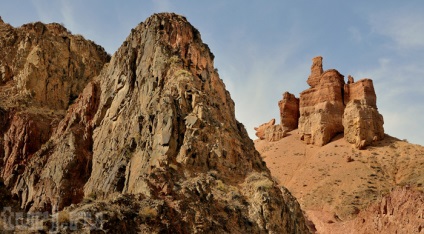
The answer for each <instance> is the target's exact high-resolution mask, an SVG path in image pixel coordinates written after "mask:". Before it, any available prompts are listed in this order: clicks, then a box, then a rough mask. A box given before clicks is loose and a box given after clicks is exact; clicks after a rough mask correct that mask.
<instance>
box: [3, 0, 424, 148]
mask: <svg viewBox="0 0 424 234" xmlns="http://www.w3.org/2000/svg"><path fill="white" fill-rule="evenodd" d="M164 11H167V12H175V13H178V14H181V15H184V16H186V17H187V19H188V20H189V21H190V22H191V23H192V24H193V25H194V26H195V27H196V28H197V29H198V30H199V31H200V33H201V34H202V39H203V41H204V42H205V43H207V44H208V45H209V47H210V48H211V50H212V52H213V53H214V54H215V67H216V68H217V69H218V70H219V74H220V77H221V78H222V79H223V80H224V82H225V84H226V87H227V89H228V90H229V91H230V93H231V96H232V98H233V99H234V101H235V103H236V117H237V119H238V120H239V121H240V122H242V123H243V124H244V125H245V126H246V128H247V130H248V132H249V134H250V136H251V137H252V138H255V137H254V130H253V127H255V126H258V125H260V124H261V123H264V122H267V121H269V120H270V119H271V118H276V119H277V121H278V119H279V110H278V105H277V103H278V101H279V100H280V99H281V95H282V93H283V92H284V91H290V92H292V93H294V94H296V96H298V95H299V93H300V92H301V91H302V90H305V89H307V88H308V85H307V84H306V79H307V77H308V75H309V70H310V66H311V59H312V58H313V57H315V56H317V55H321V56H323V57H324V69H330V68H336V69H337V70H338V71H339V72H340V73H342V74H343V75H345V77H347V75H349V74H350V75H352V76H353V77H355V80H359V79H360V78H371V79H373V80H374V86H375V88H376V93H377V105H378V107H379V111H380V113H381V114H383V116H384V120H385V124H384V127H385V131H386V133H388V134H390V135H392V136H395V137H398V138H400V139H408V140H409V141H410V142H412V143H418V144H421V145H424V123H423V120H424V14H423V12H424V1H421V0H415V1H414V0H409V1H397V0H393V1H392V0H385V1H362V0H358V1H339V0H337V1H336V0H332V1H330V0H323V1H313V0H310V1H306V0H297V1H285V0H274V1H273V0H268V1H263V0H262V1H259V0H231V1H229V0H215V1H206V0H197V1H188V0H180V1H177V0H174V1H171V0H163V1H161V0H156V1H154V0H145V1H141V0H138V1H135V0H134V1H133V0H127V1H112V0H54V1H53V0H32V1H30V0H28V1H2V2H1V3H0V16H2V18H3V20H4V21H5V22H8V23H10V24H11V25H13V26H15V27H18V26H20V25H22V24H24V23H28V22H34V21H42V22H45V23H49V22H58V23H63V24H64V25H65V26H66V27H67V28H68V29H69V30H70V31H72V32H73V33H75V34H82V35H83V36H85V37H86V38H87V39H90V40H93V41H95V42H96V43H98V44H100V45H102V46H103V47H104V48H105V49H106V50H107V51H108V52H109V53H111V54H113V53H114V52H115V51H116V50H117V48H118V47H119V46H120V45H121V43H122V42H123V41H124V40H125V38H126V37H127V36H128V34H129V32H130V30H131V28H134V27H135V26H136V25H137V24H138V23H140V22H142V21H144V20H145V19H146V18H147V17H149V16H150V15H151V14H153V13H157V12H164Z"/></svg>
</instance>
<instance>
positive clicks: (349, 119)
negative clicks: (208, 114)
mask: <svg viewBox="0 0 424 234" xmlns="http://www.w3.org/2000/svg"><path fill="white" fill-rule="evenodd" d="M307 83H308V84H309V86H310V88H309V89H306V90H305V91H303V92H301V93H300V97H299V105H298V107H297V106H296V103H295V101H292V104H291V105H289V107H290V108H288V107H287V104H286V103H287V102H288V100H289V99H290V100H295V97H294V96H293V97H291V96H289V95H288V94H287V95H286V94H285V95H284V98H283V100H281V101H280V102H279V107H280V117H281V126H282V128H287V129H291V130H293V129H295V128H299V134H300V137H301V139H302V140H304V141H305V142H306V143H308V144H315V145H319V146H322V145H325V144H327V143H328V142H330V141H331V139H332V138H333V137H334V136H336V135H337V134H339V133H344V137H345V139H346V140H347V141H348V142H350V143H352V144H355V146H356V147H357V148H364V147H365V146H366V145H369V144H371V143H372V142H374V141H377V140H381V139H383V137H384V129H383V117H382V116H381V115H380V114H379V113H378V110H377V104H376V95H375V91H374V86H373V82H372V80H371V79H361V80H359V81H357V82H355V81H354V78H353V77H352V76H350V75H349V76H348V82H347V83H345V81H344V76H343V75H342V74H340V73H339V72H338V71H337V70H335V69H329V70H326V71H323V68H322V57H320V56H318V57H315V58H313V59H312V67H311V74H310V76H309V78H308V80H307ZM289 97H290V98H289ZM296 108H297V109H296ZM297 111H299V113H300V115H299V117H296V113H297ZM288 116H289V117H288ZM296 118H297V119H296ZM288 122H289V123H290V124H289V125H290V127H287V124H288ZM297 122H298V125H297V127H295V126H294V124H295V123H297ZM266 126H267V128H269V129H276V128H277V127H274V126H273V124H272V125H270V124H268V125H266ZM264 127H265V125H263V127H262V129H261V130H262V131H263V132H265V131H266V129H264Z"/></svg>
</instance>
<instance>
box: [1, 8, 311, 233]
mask: <svg viewBox="0 0 424 234" xmlns="http://www.w3.org/2000/svg"><path fill="white" fill-rule="evenodd" d="M2 27H3V28H6V29H7V30H8V31H10V32H11V33H10V35H11V36H8V37H7V38H6V39H3V41H6V42H4V43H5V44H1V50H2V51H3V50H4V48H6V49H8V48H9V47H7V46H6V47H5V46H4V45H9V44H13V43H14V40H15V39H13V38H15V36H13V35H15V34H14V33H13V32H14V31H16V29H13V28H11V27H10V26H8V25H5V24H2ZM3 28H2V29H1V30H4V29H3ZM22 28H23V29H25V30H29V32H34V34H35V35H37V36H34V37H35V38H38V39H36V40H35V39H32V38H31V36H29V37H28V38H29V39H28V40H29V41H36V42H38V43H39V44H40V45H38V44H37V46H35V47H34V48H36V47H39V46H42V45H43V43H46V41H47V42H49V41H53V42H55V40H54V38H56V37H52V38H53V39H51V40H50V39H49V40H46V41H44V39H43V36H44V35H45V34H46V32H47V34H48V32H50V31H49V30H50V28H53V29H54V30H58V31H60V33H59V34H58V40H60V38H62V40H63V41H64V42H66V43H67V44H66V43H65V44H66V45H67V47H66V46H65V48H73V47H72V38H73V36H71V35H69V33H68V32H66V30H64V29H63V28H62V27H61V26H60V25H57V24H53V25H51V26H49V25H47V26H46V25H43V24H41V23H35V24H31V25H30V26H23V27H22ZM53 29H52V30H53ZM25 30H23V31H24V32H26V31H25ZM67 33H68V34H67ZM1 35H6V34H3V33H2V34H1ZM7 35H9V34H7ZM25 35H26V34H25ZM30 35H32V34H30ZM54 35H56V34H54ZM10 38H12V39H10ZM18 38H19V37H18ZM25 38H26V37H25ZM66 38H68V39H66ZM69 38H71V39H69ZM25 40H26V39H25ZM12 42H13V43H12ZM84 43H87V42H85V41H81V42H80V44H83V45H85V44H84ZM88 43H89V45H90V42H88ZM19 44H22V43H21V42H19ZM24 44H25V43H24ZM80 44H78V45H80ZM13 45H14V44H13ZM29 45H30V46H26V47H25V48H32V46H31V45H33V44H29ZM55 45H57V46H58V48H57V50H58V51H61V50H60V48H62V47H61V46H62V45H61V44H60V43H59V42H57V44H55ZM69 46H71V47H69ZM11 48H12V49H13V48H15V47H13V46H12V47H11ZM84 48H85V49H87V48H86V47H84ZM88 48H93V49H95V50H94V52H96V51H99V50H97V48H99V47H96V46H91V47H90V46H89V47H88ZM28 50H29V51H33V52H28V54H29V55H28V56H27V57H29V58H28V59H26V60H23V61H24V62H23V65H19V64H20V63H19V62H16V64H18V65H19V66H21V67H25V66H26V67H28V68H26V67H25V69H23V70H24V72H20V73H19V74H18V75H16V72H17V71H18V70H19V69H18V68H15V67H13V66H15V65H14V64H15V62H10V63H7V67H9V68H11V69H8V68H5V69H3V70H2V71H6V72H2V77H6V80H9V81H7V82H6V85H4V86H3V87H6V86H8V90H11V89H13V90H17V93H18V94H17V95H20V97H21V96H22V95H28V94H27V93H28V92H27V91H25V90H28V91H29V93H30V96H31V97H33V98H32V99H31V100H35V101H34V102H33V103H30V102H28V107H27V106H23V107H21V108H20V111H22V112H24V113H29V117H28V118H27V119H24V118H23V117H21V118H18V117H16V118H17V120H15V121H12V122H13V123H14V124H11V123H8V124H3V125H2V126H5V127H3V129H2V131H3V132H4V133H5V134H4V136H6V137H5V138H4V139H5V140H4V142H3V143H4V144H3V145H5V147H2V148H3V149H2V150H3V151H2V152H9V151H10V150H8V149H7V147H6V146H11V147H12V148H13V147H15V148H16V149H17V151H20V152H21V151H22V149H26V148H25V147H22V145H25V144H26V145H29V143H28V142H29V141H30V140H29V139H30V137H26V136H28V135H30V134H37V136H43V137H37V138H36V139H40V142H36V143H35V144H36V146H34V147H27V148H29V149H31V150H25V151H22V152H24V155H25V156H24V157H22V156H19V157H18V158H19V159H20V160H17V161H16V162H15V163H8V162H9V161H10V160H9V159H8V158H10V157H6V154H4V155H3V157H1V158H3V159H6V160H3V163H2V165H0V166H1V169H2V177H3V178H5V179H6V186H7V188H8V189H9V191H11V193H12V197H13V198H14V199H15V200H16V201H18V202H19V204H20V206H21V208H22V209H24V210H26V211H48V212H51V211H53V212H55V211H61V212H59V213H56V214H57V217H58V219H59V220H61V221H60V225H59V226H58V227H56V230H58V231H60V232H64V233H65V232H68V231H70V223H69V222H70V220H69V217H75V215H77V214H80V213H84V214H90V215H91V214H93V215H94V214H98V213H99V212H100V213H101V214H102V215H101V217H102V219H101V226H98V227H96V228H98V229H100V230H103V231H111V232H114V231H118V230H119V231H125V232H127V233H136V232H149V233H159V232H164V231H172V232H176V233H200V232H201V233H211V232H214V233H238V232H249V233H294V232H296V233H309V232H310V229H309V228H308V226H307V225H306V221H305V218H304V216H303V213H302V211H301V209H300V207H299V204H298V203H297V201H296V200H295V199H294V198H293V197H292V196H291V195H290V193H288V192H287V191H285V190H284V188H281V189H280V188H278V187H277V185H276V183H275V182H274V180H273V179H272V177H271V175H270V172H269V170H268V169H267V167H266V166H265V163H264V162H263V161H262V159H261V157H260V155H259V153H258V152H257V151H256V150H255V148H254V145H253V142H252V141H251V140H250V139H249V137H248V136H247V133H246V131H245V129H244V126H243V125H242V124H241V123H239V122H237V121H236V119H235V116H234V103H233V101H232V100H231V98H230V95H229V93H228V91H226V90H225V86H224V84H223V82H222V80H221V79H220V78H219V76H218V73H217V71H216V70H215V69H214V67H213V54H212V53H211V52H210V50H209V48H208V46H207V45H206V44H204V43H203V42H202V41H201V38H200V33H199V32H198V31H197V30H196V29H195V28H194V27H192V26H191V25H190V24H189V23H188V22H187V20H186V19H185V18H184V17H182V16H179V15H175V14H171V13H162V14H155V15H153V16H151V17H149V18H148V19H147V20H146V21H145V22H143V23H141V24H139V25H138V26H137V27H136V28H134V29H133V30H132V31H131V34H130V35H129V36H128V37H127V39H126V40H125V41H124V43H123V44H122V46H121V47H120V48H119V49H118V51H117V52H116V53H115V54H114V55H113V56H112V58H111V60H110V62H109V63H107V64H106V65H105V66H104V68H103V69H101V68H102V66H103V64H105V62H106V61H107V60H108V57H107V55H105V54H104V53H103V52H102V51H101V50H100V52H102V53H103V54H104V56H103V55H101V54H97V55H95V56H93V55H90V56H89V57H90V58H98V59H97V60H96V61H91V62H90V60H88V58H85V54H84V53H77V52H75V56H76V57H75V59H76V60H77V61H80V62H79V63H73V62H72V61H73V60H69V61H71V62H69V61H68V62H67V63H65V62H64V61H61V60H60V59H59V58H64V57H65V58H68V57H69V58H74V57H72V56H68V57H66V56H65V55H63V54H60V56H57V57H53V58H51V59H52V60H53V61H56V60H57V62H58V64H57V67H54V68H53V71H59V72H62V69H64V70H63V74H62V73H61V74H62V76H59V77H62V79H59V81H61V82H59V85H54V86H53V87H55V89H53V90H52V93H51V95H52V96H48V95H47V96H40V92H47V93H49V92H50V89H46V90H43V89H41V88H37V87H38V86H37V87H34V88H33V86H32V85H28V84H33V83H32V82H34V78H35V77H37V78H38V79H41V80H43V79H50V77H52V75H49V74H51V73H52V72H53V71H52V70H50V69H51V67H50V66H49V67H48V68H47V69H45V68H44V67H42V65H43V64H44V63H43V62H39V61H43V60H42V59H40V56H41V55H42V58H47V59H49V58H50V57H49V54H48V53H47V52H45V51H48V50H46V49H45V48H42V49H39V48H36V49H28ZM40 51H41V52H40ZM68 51H69V49H68ZM89 51H90V53H94V52H93V51H91V50H89ZM64 53H65V52H64ZM8 54H11V53H8ZM40 54H41V55H40ZM79 54H82V55H84V56H82V58H81V57H78V55H79ZM18 55H19V54H18ZM16 57H17V59H18V60H19V61H21V60H20V59H22V57H20V56H16ZM24 57H25V56H24ZM25 58H26V57H25ZM80 58H81V60H78V59H80ZM10 61H13V60H10ZM35 61H38V63H37V62H35ZM48 61H49V60H48ZM26 63H28V65H25V64H26ZM2 64H4V62H2ZM37 64H38V65H39V66H41V68H40V67H37ZM90 64H94V65H95V66H94V67H95V68H98V69H97V70H96V69H86V67H88V66H89V65H90ZM12 65H13V66H12ZM18 65H16V66H18ZM78 65H80V66H78ZM79 67H81V69H82V71H80V70H78V69H77V68H79ZM66 68H68V69H69V68H72V69H69V70H66ZM83 68H85V69H83ZM75 69H77V71H75ZM100 69H101V70H100ZM9 71H11V72H12V74H14V75H12V77H10V72H9ZM86 72H92V73H88V74H87V73H86ZM53 73H54V72H53ZM3 74H6V75H3ZM54 74H56V73H54ZM80 78H81V79H82V78H83V80H84V82H83V83H84V84H83V83H79V81H78V80H79V79H80ZM68 79H69V81H68ZM48 83H49V84H50V83H51V81H49V82H48ZM47 87H48V86H47ZM56 87H59V88H57V89H56ZM70 87H75V92H73V91H72V90H73V89H72V88H70ZM58 90H59V91H60V93H62V91H63V90H67V92H63V93H65V94H66V95H65V96H63V97H58V96H57V95H58V94H57V92H59V91H58ZM0 91H3V90H0ZM68 91H69V92H68ZM22 93H23V94H22ZM75 94H79V97H78V98H77V99H76V100H74V104H71V105H70V106H69V107H68V106H67V105H68V103H71V102H69V100H71V99H73V97H74V96H73V95H75ZM21 99H23V100H30V99H26V98H25V97H24V98H21ZM2 103H5V101H2ZM4 106H6V107H5V108H6V109H7V108H9V106H13V103H11V104H8V106H7V105H4ZM39 108H44V109H48V110H57V109H59V110H63V113H65V114H62V112H60V113H57V112H53V113H49V114H43V115H41V116H40V115H38V110H43V109H39ZM29 110H31V111H29ZM65 110H66V112H65ZM7 112H8V111H6V112H3V111H2V112H0V114H1V115H0V117H2V119H6V120H7V121H9V120H10V119H11V117H9V115H10V114H3V113H7ZM34 115H35V116H34ZM37 117H40V118H43V119H47V120H48V122H49V123H50V126H49V127H46V126H44V125H43V124H45V123H46V122H39V121H35V118H37ZM19 121H21V122H19ZM22 125H24V126H25V125H27V126H29V127H23V128H24V129H25V130H24V131H22V130H16V129H22V127H21V126H22ZM9 126H10V127H9ZM14 126H16V127H14ZM33 129H38V132H37V131H35V130H33ZM44 129H47V130H46V131H47V132H42V131H43V130H44ZM27 130H30V131H27ZM9 132H10V134H9ZM8 134H9V135H14V136H15V137H14V138H13V137H8V136H9V135H8ZM21 136H24V137H23V139H27V140H26V142H24V143H19V144H15V143H14V142H10V141H9V140H7V139H22V138H21ZM31 139H35V138H31ZM6 142H8V143H7V144H6ZM21 158H25V159H24V160H22V159H21ZM9 164H10V166H7V165H9ZM14 165H15V166H14ZM8 168H13V170H10V169H8ZM282 190H283V192H282ZM64 214H66V215H67V216H64ZM63 217H68V219H63ZM91 217H93V216H91ZM96 217H97V216H96ZM89 223H90V220H87V215H86V216H84V217H79V218H78V219H77V224H76V226H73V227H74V228H75V227H76V228H77V230H79V231H81V232H83V231H87V230H89V229H90V228H92V227H90V225H88V224H89ZM49 224H51V221H49V220H45V221H44V222H43V225H42V227H43V228H49V227H50V226H51V225H50V226H49ZM130 227H131V228H130ZM71 231H72V230H71Z"/></svg>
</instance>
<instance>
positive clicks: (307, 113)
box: [299, 69, 344, 146]
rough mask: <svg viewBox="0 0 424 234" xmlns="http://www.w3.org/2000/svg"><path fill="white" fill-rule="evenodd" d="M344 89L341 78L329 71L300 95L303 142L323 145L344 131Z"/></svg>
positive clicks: (300, 123)
mask: <svg viewBox="0 0 424 234" xmlns="http://www.w3.org/2000/svg"><path fill="white" fill-rule="evenodd" d="M343 87H344V80H343V75H341V74H340V73H339V72H338V71H337V70H334V69H332V70H327V71H325V72H324V73H323V74H322V75H321V76H320V81H319V84H318V85H316V86H315V87H313V88H309V89H307V90H305V91H303V92H302V93H301V94H300V98H299V99H300V105H299V111H300V118H299V133H300V135H301V138H302V139H303V140H304V141H305V142H306V143H308V144H315V145H319V146H322V145H325V144H327V143H328V142H329V141H330V140H331V139H332V138H333V137H334V136H335V135H337V134H338V133H341V132H343V125H342V117H343V110H344V105H343V93H342V90H343Z"/></svg>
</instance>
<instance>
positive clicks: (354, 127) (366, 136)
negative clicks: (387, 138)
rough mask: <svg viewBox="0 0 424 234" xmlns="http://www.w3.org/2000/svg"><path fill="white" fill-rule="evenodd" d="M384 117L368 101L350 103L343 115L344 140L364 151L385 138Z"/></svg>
mask: <svg viewBox="0 0 424 234" xmlns="http://www.w3.org/2000/svg"><path fill="white" fill-rule="evenodd" d="M383 123H384V122H383V116H382V115H381V114H380V113H378V111H377V109H376V108H373V107H372V106H369V105H367V104H366V100H364V99H361V100H352V101H350V102H349V103H348V104H347V106H346V108H345V111H344V114H343V126H344V138H345V139H346V140H347V141H348V142H349V143H352V144H355V146H356V148H358V149H363V148H364V147H365V146H367V145H370V144H371V143H373V142H375V141H379V140H381V139H383V138H384V129H383Z"/></svg>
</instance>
